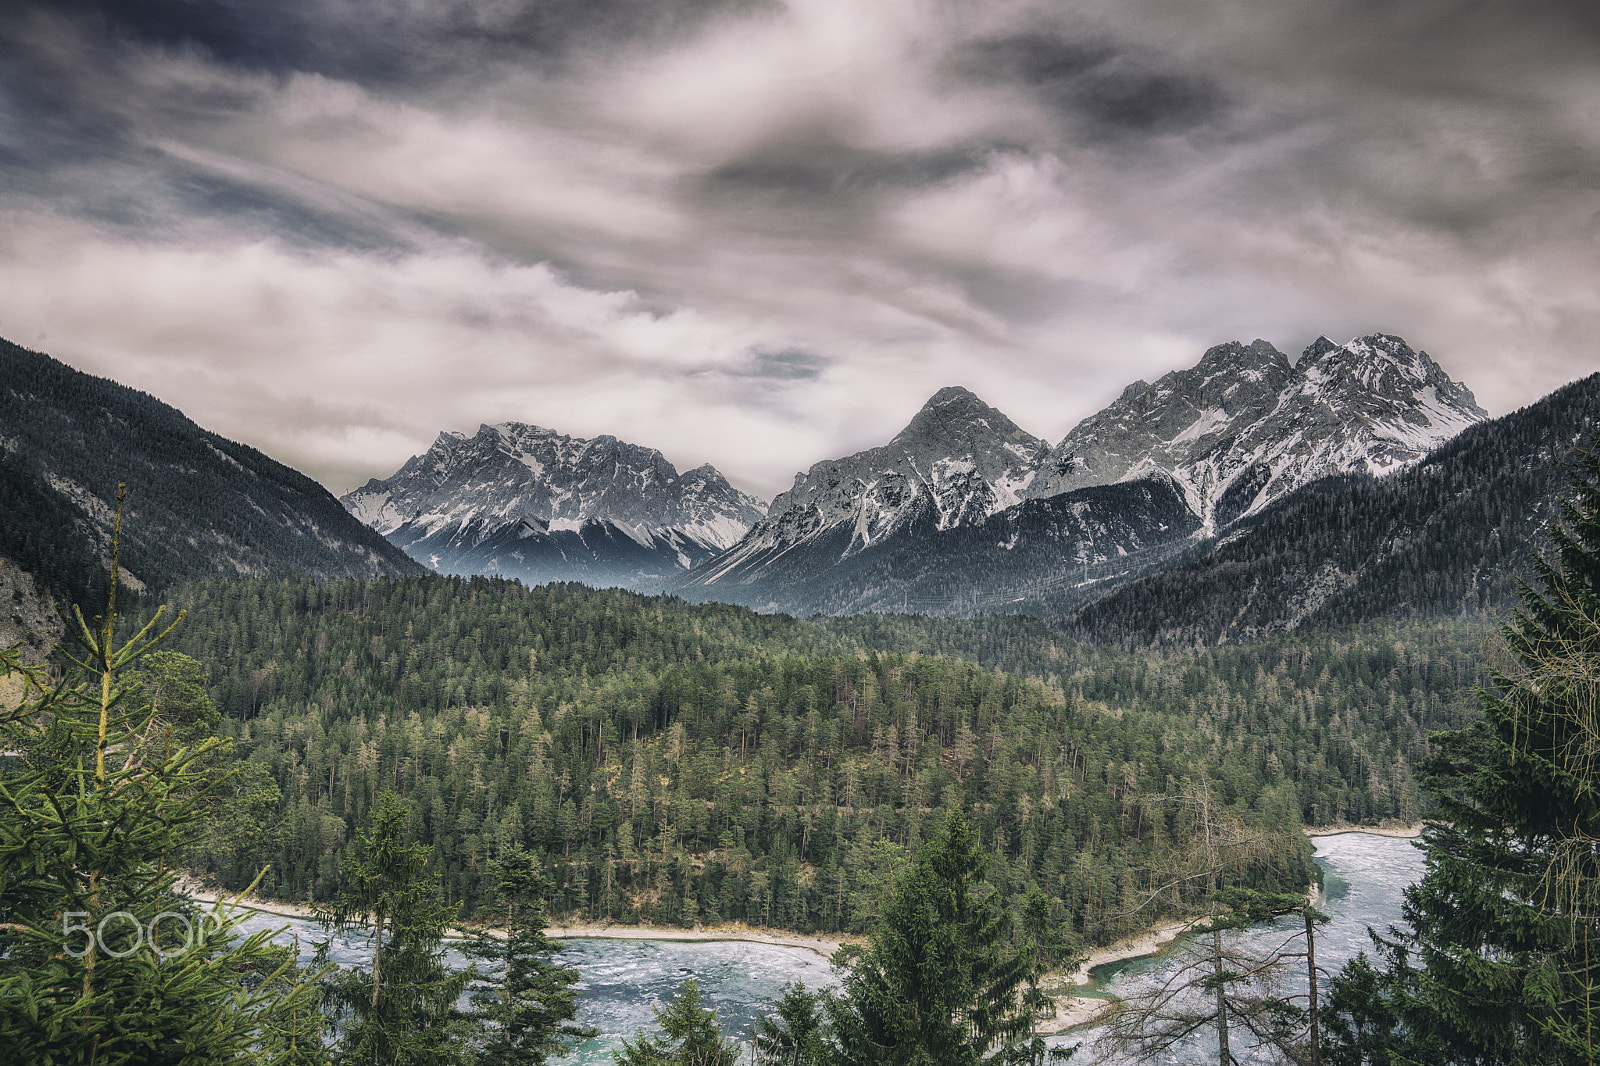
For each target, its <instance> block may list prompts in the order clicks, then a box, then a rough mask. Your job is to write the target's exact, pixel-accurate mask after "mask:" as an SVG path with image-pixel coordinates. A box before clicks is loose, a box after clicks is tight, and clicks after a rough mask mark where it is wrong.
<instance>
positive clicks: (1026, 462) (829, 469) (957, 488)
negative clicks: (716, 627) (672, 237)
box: [706, 386, 1049, 582]
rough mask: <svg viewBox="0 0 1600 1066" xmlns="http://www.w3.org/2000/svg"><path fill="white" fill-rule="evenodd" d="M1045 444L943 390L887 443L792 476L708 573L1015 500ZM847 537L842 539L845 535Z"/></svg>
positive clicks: (848, 546) (961, 394) (939, 525)
mask: <svg viewBox="0 0 1600 1066" xmlns="http://www.w3.org/2000/svg"><path fill="white" fill-rule="evenodd" d="M1048 451H1049V445H1048V444H1047V443H1046V442H1044V441H1042V440H1040V439H1039V438H1038V437H1035V436H1033V435H1032V434H1031V433H1027V432H1025V431H1023V430H1022V429H1020V428H1019V427H1018V426H1017V424H1016V423H1015V422H1012V421H1011V419H1009V418H1007V417H1006V416H1005V415H1004V414H1002V413H1000V412H999V411H997V410H996V409H994V408H993V407H990V406H989V405H988V404H986V403H984V402H983V401H982V400H980V399H979V398H978V397H977V396H975V395H973V393H972V392H971V391H969V390H967V389H965V388H961V387H959V386H952V387H949V388H944V389H940V390H939V391H938V392H936V393H935V394H934V395H933V396H932V397H931V398H930V399H929V400H928V401H927V403H925V404H923V406H922V408H921V409H920V410H919V411H917V413H916V414H915V415H914V416H912V418H911V421H910V422H908V423H907V424H906V427H905V428H904V429H902V430H901V431H900V432H899V433H897V434H895V436H894V437H893V438H892V439H891V440H890V441H889V442H888V443H887V444H885V445H883V446H881V447H878V448H871V449H868V450H867V451H863V452H857V453H855V454H854V455H849V456H845V457H844V458H842V459H827V460H824V461H822V462H820V463H816V464H815V465H813V466H812V467H811V469H810V470H809V471H807V472H806V473H804V474H796V475H795V482H794V485H793V487H792V488H790V489H789V490H788V491H787V492H784V493H782V494H780V495H779V496H778V498H777V499H775V500H773V501H772V506H771V508H769V509H768V511H767V516H766V518H765V519H763V520H762V521H761V522H760V523H758V524H757V525H756V526H755V527H754V528H752V529H751V530H750V532H749V534H747V535H746V537H745V539H744V541H743V542H741V543H740V544H739V546H738V547H737V548H736V549H734V550H733V551H730V552H728V553H727V554H726V555H725V556H723V557H722V558H720V559H718V560H717V561H716V562H715V563H713V564H712V565H711V567H710V568H709V569H708V570H707V575H708V576H707V578H706V580H708V581H712V582H714V581H716V580H717V575H720V574H729V573H733V572H735V571H743V570H745V569H748V568H749V567H751V566H757V567H759V566H760V565H761V560H763V559H765V558H767V557H769V556H772V555H775V554H781V553H783V552H786V551H788V550H789V549H790V548H792V547H794V546H795V545H797V544H800V543H802V542H808V541H817V540H818V539H819V538H822V537H824V536H827V535H831V534H836V533H838V534H840V537H839V539H840V540H841V541H842V543H841V544H840V545H838V546H837V547H836V548H834V549H830V550H832V551H834V554H835V555H836V556H837V557H842V556H840V554H839V553H840V552H841V551H842V555H843V556H848V555H852V554H855V553H857V552H860V551H862V550H864V549H865V548H867V547H869V546H871V545H873V544H876V543H879V542H881V541H883V540H884V539H885V538H887V537H889V536H892V535H893V534H895V533H896V532H897V531H900V530H904V529H907V528H909V527H911V526H913V525H927V526H928V527H930V528H934V529H949V528H952V527H955V526H959V525H965V524H969V523H971V522H975V521H981V520H982V519H984V518H987V517H988V516H990V515H992V514H994V513H995V512H997V511H1001V510H1004V509H1005V508H1007V507H1012V506H1015V505H1016V504H1017V503H1019V502H1021V500H1022V499H1023V498H1024V495H1025V493H1026V491H1027V488H1028V485H1029V484H1030V482H1031V481H1032V480H1033V478H1034V476H1035V475H1036V473H1037V471H1038V466H1039V462H1040V460H1042V459H1043V457H1044V456H1045V454H1046V453H1047V452H1048ZM845 531H847V532H848V536H844V535H843V533H844V532H845Z"/></svg>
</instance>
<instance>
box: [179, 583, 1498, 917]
mask: <svg viewBox="0 0 1600 1066" xmlns="http://www.w3.org/2000/svg"><path fill="white" fill-rule="evenodd" d="M178 603H179V605H181V606H183V607H186V608H187V609H188V611H189V612H190V613H189V618H188V620H187V621H185V622H184V623H183V625H182V626H180V628H179V631H178V633H177V634H176V635H175V640H176V643H175V645H173V646H174V647H176V648H178V649H179V650H182V651H185V652H187V653H188V654H190V655H193V656H194V657H196V658H197V659H199V660H200V661H201V662H202V663H204V664H206V666H207V667H208V669H209V671H210V684H211V690H212V692H213V693H214V695H215V698H216V701H217V703H218V706H219V708H220V710H221V711H222V714H223V721H224V727H223V728H224V729H225V731H226V732H228V733H229V734H230V735H231V736H232V737H233V738H234V739H235V741H236V745H237V752H238V755H239V756H240V757H241V758H242V759H243V760H244V761H245V763H246V767H247V772H246V773H245V774H244V775H243V777H242V779H241V784H240V785H239V790H240V791H241V793H244V794H247V795H248V796H249V797H250V798H251V802H253V803H254V804H255V805H256V810H257V817H256V818H254V819H253V820H252V822H253V823H254V824H257V825H258V829H256V830H254V831H253V832H252V833H238V832H230V833H227V834H218V835H217V836H216V837H214V838H213V839H212V841H211V843H210V844H209V845H208V848H207V851H206V853H205V854H204V855H203V856H201V861H202V862H204V863H206V864H209V865H210V866H211V867H212V868H213V869H214V871H215V873H216V874H217V875H219V876H220V878H221V879H222V880H223V881H224V883H226V884H228V885H230V886H240V885H242V884H244V883H246V882H248V881H249V879H250V878H251V877H253V876H254V873H255V871H256V870H258V869H259V868H260V866H261V865H262V864H265V863H271V864H272V869H271V870H270V871H269V872H268V874H267V876H266V878H265V879H264V881H263V886H264V888H265V890H266V891H267V892H269V893H272V894H275V895H278V896H281V897H294V898H305V897H312V898H326V897H327V895H328V894H329V893H330V892H332V891H333V890H334V887H335V886H334V883H333V879H334V875H335V871H336V870H337V869H338V866H339V862H340V860H341V859H342V858H343V857H344V854H345V847H346V845H347V843H348V842H349V841H350V839H351V836H352V833H353V831H354V830H355V829H356V828H357V827H358V826H361V825H362V824H364V821H365V819H366V817H367V813H368V810H369V808H370V805H371V804H372V803H373V802H374V800H375V797H376V796H377V795H378V794H379V792H380V791H381V790H382V789H384V788H386V787H387V788H394V789H396V790H397V791H399V792H400V794H401V795H403V796H404V797H405V799H406V801H407V802H408V803H409V804H410V805H411V807H412V809H413V811H414V815H413V820H414V822H415V823H416V825H417V826H418V827H419V829H420V830H421V832H422V835H423V839H425V840H427V841H429V842H431V843H432V844H433V845H434V846H435V848H436V855H437V860H436V861H437V864H438V866H437V868H438V870H439V872H440V874H441V875H442V878H443V884H444V887H445V891H446V892H447V893H448V895H449V897H450V899H451V900H452V901H458V902H463V903H465V904H466V908H467V910H468V912H469V913H470V911H471V909H472V908H473V907H474V906H476V905H477V904H479V903H480V902H481V901H482V892H483V885H484V876H485V863H486V861H487V859H488V858H490V857H492V856H494V855H496V854H497V853H499V852H500V851H501V850H502V849H505V848H507V847H509V846H510V845H512V844H513V843H518V842H520V843H524V844H526V845H527V846H529V847H530V848H533V849H536V850H537V851H539V852H541V853H543V854H544V855H545V856H546V861H547V862H548V864H549V867H550V872H551V875H552V877H553V879H554V882H555V884H556V886H557V895H556V898H555V900H554V901H553V904H552V913H553V914H554V915H555V916H557V917H560V918H564V919H574V920H576V919H599V920H614V921H635V920H647V921H652V922H657V923H676V924H685V925H687V924H692V923H694V922H697V921H698V922H712V921H718V920H739V921H747V922H751V923H756V924H766V925H774V926H784V927H790V928H797V929H805V930H829V931H834V930H853V931H859V930H863V929H865V928H867V927H868V925H869V924H870V922H871V920H872V918H873V916H874V915H875V914H876V913H877V909H878V906H879V902H880V900H881V899H882V897H883V893H884V892H885V891H886V890H887V887H888V885H889V884H890V880H891V877H892V874H893V872H894V870H895V869H896V868H897V867H898V866H899V865H900V864H901V862H902V860H903V856H904V855H905V854H906V852H907V851H908V850H909V849H914V848H915V847H916V846H917V844H918V842H919V841H920V840H921V839H923V837H924V836H925V834H926V833H927V832H928V831H929V827H930V826H932V825H933V824H934V823H935V822H937V821H938V820H939V819H941V818H942V816H943V813H944V811H945V810H946V809H948V808H952V807H960V808H962V809H963V810H965V811H966V812H967V814H968V816H969V818H970V819H971V821H972V824H973V825H974V827H975V828H976V829H977V830H978V832H979V833H980V838H981V840H982V842H983V845H984V847H985V848H986V849H987V850H989V851H991V852H992V853H993V855H994V858H995V863H994V875H993V879H994V881H995V883H996V884H998V885H999V886H1000V888H1001V891H1002V892H1004V893H1005V894H1006V895H1007V896H1008V897H1009V896H1014V895H1015V894H1017V893H1020V892H1022V891H1025V890H1026V889H1027V887H1028V886H1030V885H1032V884H1037V885H1039V886H1040V887H1041V888H1043V889H1044V891H1045V892H1046V894H1047V895H1048V896H1052V897H1056V898H1059V899H1060V900H1061V901H1062V903H1063V905H1064V907H1065V908H1066V910H1067V911H1068V912H1069V913H1070V914H1071V916H1072V918H1073V922H1074V926H1075V928H1077V929H1078V930H1080V931H1081V932H1082V933H1083V934H1084V935H1086V936H1087V937H1088V938H1090V939H1091V940H1104V939H1108V938H1110V937H1113V936H1115V935H1116V934H1118V933H1120V932H1123V931H1126V930H1127V929H1129V928H1131V927H1133V926H1135V925H1145V924H1148V922H1149V921H1150V920H1152V917H1153V916H1154V914H1153V912H1152V911H1151V910H1149V909H1147V910H1145V911H1144V912H1142V913H1140V914H1138V915H1137V916H1135V915H1132V914H1131V910H1132V907H1133V906H1134V905H1135V904H1136V903H1137V902H1139V901H1140V900H1141V899H1142V894H1143V892H1144V890H1145V889H1146V888H1147V887H1148V886H1149V885H1150V884H1151V883H1152V881H1154V880H1157V879H1159V878H1160V877H1161V874H1162V871H1163V868H1164V865H1165V864H1168V863H1170V862H1171V861H1172V860H1173V858H1174V854H1175V850H1176V849H1178V848H1181V847H1182V846H1183V844H1184V841H1183V840H1181V839H1175V834H1174V829H1175V827H1176V826H1178V825H1181V824H1182V823H1183V817H1184V814H1185V812H1184V811H1183V810H1182V809H1181V803H1180V796H1181V795H1182V793H1183V791H1184V788H1185V784H1186V782H1189V781H1192V782H1196V783H1203V784H1204V785H1205V786H1207V787H1209V789H1210V790H1211V791H1212V792H1213V794H1214V795H1215V796H1216V797H1217V798H1218V799H1219V800H1220V801H1221V802H1222V803H1223V804H1225V805H1226V806H1227V808H1228V809H1229V811H1230V812H1232V813H1233V814H1234V815H1236V816H1237V817H1238V818H1240V819H1241V820H1243V821H1244V822H1245V823H1247V824H1249V825H1253V826H1256V827H1257V828H1258V829H1259V830H1260V831H1261V832H1262V834H1264V836H1265V839H1266V840H1268V841H1270V846H1269V847H1267V848H1266V849H1265V850H1264V852H1263V853H1262V857H1261V858H1260V859H1259V861H1257V862H1256V863H1255V864H1254V865H1253V866H1252V867H1251V870H1250V873H1249V874H1248V875H1247V876H1248V878H1249V879H1250V880H1251V881H1252V882H1254V883H1256V884H1258V885H1261V886H1263V887H1273V888H1279V889H1284V890H1294V889H1299V888H1303V886H1304V885H1305V883H1306V882H1307V881H1308V880H1309V879H1310V878H1311V877H1312V876H1313V871H1312V867H1311V864H1310V862H1309V857H1308V848H1307V846H1306V842H1305V840H1304V837H1303V836H1302V835H1301V834H1300V832H1299V827H1300V823H1301V821H1302V819H1304V820H1306V821H1311V822H1328V821H1337V820H1350V821H1369V820H1377V819H1381V818H1401V819H1406V820H1411V819H1414V818H1416V817H1417V816H1418V815H1419V814H1422V813H1424V809H1423V806H1422V804H1423V802H1424V801H1423V799H1422V797H1421V793H1420V792H1419V790H1418V788H1417V786H1416V783H1415V781H1414V780H1413V777H1412V770H1411V768H1412V766H1413V765H1414V764H1415V763H1416V762H1417V760H1418V759H1420V758H1421V757H1422V756H1423V755H1424V754H1425V753H1426V751H1427V741H1426V739H1425V735H1426V732H1427V731H1428V730H1430V729H1434V728H1440V727H1444V726H1450V725H1456V724H1459V723H1460V722H1462V721H1464V720H1465V719H1466V717H1468V716H1470V715H1471V714H1472V713H1474V710H1473V709H1474V707H1475V695H1474V693H1475V689H1476V686H1477V685H1478V684H1479V683H1480V682H1481V680H1482V672H1483V666H1482V656H1481V654H1480V648H1479V645H1480V642H1481V640H1482V637H1483V631H1482V630H1481V629H1480V628H1476V627H1472V626H1465V625H1445V624H1439V625H1429V626H1413V627H1409V628H1406V629H1404V630H1401V631H1392V630H1387V631H1379V630H1371V631H1362V630H1356V631H1350V632H1341V633H1319V634H1315V635H1306V636H1303V637H1301V638H1298V639H1293V640H1290V639H1283V640H1279V641H1276V642H1271V643H1265V644H1260V645H1256V646H1251V647H1245V648H1233V649H1226V650H1219V651H1214V652H1206V653H1201V654H1197V655H1187V654H1155V655H1144V656H1140V657H1134V656H1131V655H1126V654H1121V653H1111V652H1105V651H1097V650H1095V649H1093V648H1090V647H1087V646H1083V645H1077V644H1074V643H1071V642H1069V641H1065V640H1063V639H1061V638H1060V637H1059V635H1056V634H1052V633H1050V632H1049V631H1048V630H1046V629H1044V628H1043V627H1042V626H1040V625H1039V624H1038V623H1037V622H1035V621H1031V620H1022V619H1015V620H1013V619H987V620H983V621H980V622H974V623H967V622H951V621H933V620H928V619H918V618H889V617H875V616H869V617H864V618H855V619H845V620H839V621H830V622H826V623H817V622H804V621H798V620H795V619H790V618H786V617H775V616H763V615H757V614H753V613H751V612H749V611H745V610H743V609H739V608H733V607H726V606H720V605H710V606H691V605H687V604H684V603H682V602H680V601H676V600H672V599H659V598H647V597H643V596H639V595H634V594H630V593H625V592H620V591H614V590H613V591H592V590H589V589H585V588H582V587H580V586H550V587H545V588H539V589H531V590H530V589H527V588H525V587H523V586H521V585H519V584H515V583H511V582H501V581H488V580H484V579H472V580H470V581H469V580H463V579H457V578H441V577H427V578H415V579H404V580H396V581H389V580H380V581H374V582H354V581H345V582H338V583H334V584H329V585H318V584H316V583H314V582H311V581H304V580H281V579H280V580H232V581H221V582H211V583H206V584H202V585H198V586H193V587H190V588H188V589H186V590H184V591H183V592H182V594H181V595H180V596H179V598H178ZM930 646H931V647H937V648H938V650H939V651H940V652H941V653H942V654H917V653H915V652H913V651H912V650H911V649H913V648H918V647H930ZM1005 667H1010V668H1011V669H1012V671H1013V672H1007V671H1006V670H1005V669H1003V668H1005ZM1182 904H1183V901H1182V900H1175V901H1174V905H1177V906H1181V905H1182Z"/></svg>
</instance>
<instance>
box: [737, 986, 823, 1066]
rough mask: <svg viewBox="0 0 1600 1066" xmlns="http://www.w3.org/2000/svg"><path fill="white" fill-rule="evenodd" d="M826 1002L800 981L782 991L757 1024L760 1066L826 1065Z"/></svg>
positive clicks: (756, 1038) (757, 1053) (757, 1048)
mask: <svg viewBox="0 0 1600 1066" xmlns="http://www.w3.org/2000/svg"><path fill="white" fill-rule="evenodd" d="M826 1003H827V993H825V992H812V991H809V990H807V988H806V986H805V983H804V982H803V981H796V982H795V983H794V984H792V985H789V986H788V987H787V988H785V989H784V990H783V995H781V996H779V997H778V1002H776V1003H774V1004H773V1005H772V1013H771V1014H766V1015H762V1016H761V1017H760V1018H759V1019H757V1021H756V1032H755V1045H756V1061H757V1062H758V1063H759V1064H760V1066H828V1062H829V1059H828V1055H829V1046H830V1045H829V1039H828V1031H827V1028H826V1026H827V1018H826V1015H825V1014H824V1006H825V1004H826Z"/></svg>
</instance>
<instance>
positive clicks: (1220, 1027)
mask: <svg viewBox="0 0 1600 1066" xmlns="http://www.w3.org/2000/svg"><path fill="white" fill-rule="evenodd" d="M1211 950H1212V951H1214V952H1215V953H1216V954H1215V955H1213V956H1212V958H1213V963H1212V966H1213V969H1212V973H1213V974H1214V975H1215V977H1216V979H1217V1063H1218V1066H1233V1053H1232V1052H1231V1051H1229V1050H1228V990H1227V988H1226V987H1225V986H1224V985H1223V983H1222V932H1221V930H1218V929H1213V930H1212V931H1211Z"/></svg>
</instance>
